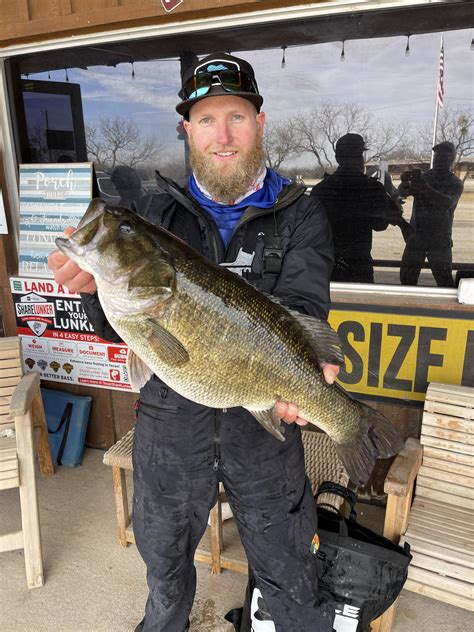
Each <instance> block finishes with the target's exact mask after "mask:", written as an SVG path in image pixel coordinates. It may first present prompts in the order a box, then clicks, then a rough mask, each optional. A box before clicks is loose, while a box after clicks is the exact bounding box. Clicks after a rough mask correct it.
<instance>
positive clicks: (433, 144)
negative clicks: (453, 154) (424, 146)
mask: <svg viewBox="0 0 474 632" xmlns="http://www.w3.org/2000/svg"><path fill="white" fill-rule="evenodd" d="M442 48H443V34H442V33H441V43H440V47H439V50H440V55H441V50H442ZM443 66H444V60H443ZM443 73H444V70H443ZM443 80H444V79H443ZM438 89H439V59H438V80H437V82H436V95H435V115H434V125H433V141H432V143H431V147H434V146H435V145H436V135H437V132H438V113H439V99H438ZM433 158H434V152H433V150H431V163H430V167H431V168H433Z"/></svg>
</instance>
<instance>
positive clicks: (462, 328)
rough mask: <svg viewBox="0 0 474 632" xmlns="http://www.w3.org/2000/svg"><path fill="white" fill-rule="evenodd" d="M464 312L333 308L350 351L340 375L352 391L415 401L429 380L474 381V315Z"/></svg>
mask: <svg viewBox="0 0 474 632" xmlns="http://www.w3.org/2000/svg"><path fill="white" fill-rule="evenodd" d="M462 316H463V318H457V317H453V313H452V312H448V313H446V314H443V313H441V312H430V313H427V315H421V314H416V315H411V314H408V313H406V312H405V313H403V310H402V309H400V312H398V310H397V313H377V312H376V311H371V312H365V311H363V312H362V311H345V310H338V309H334V310H332V311H331V313H330V315H329V322H330V323H331V326H332V327H333V328H334V329H335V330H336V331H337V332H338V334H339V338H340V339H341V344H342V348H343V350H344V354H345V356H346V357H345V360H346V365H345V368H344V369H342V370H341V372H340V374H339V381H340V382H341V384H342V385H343V386H344V388H345V389H346V390H348V391H350V392H352V393H360V394H363V395H365V396H367V395H369V396H373V397H377V398H396V399H409V400H415V401H423V400H424V398H425V392H426V388H427V385H428V383H429V382H443V383H446V384H462V385H464V386H474V319H473V318H471V319H469V316H470V314H469V315H468V314H463V315H462Z"/></svg>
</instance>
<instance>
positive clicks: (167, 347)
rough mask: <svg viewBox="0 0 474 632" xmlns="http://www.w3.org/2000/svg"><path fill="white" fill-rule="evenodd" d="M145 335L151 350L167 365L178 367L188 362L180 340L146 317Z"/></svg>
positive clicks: (186, 353)
mask: <svg viewBox="0 0 474 632" xmlns="http://www.w3.org/2000/svg"><path fill="white" fill-rule="evenodd" d="M144 327H145V335H146V337H147V339H148V341H149V343H150V345H153V351H154V352H155V353H156V354H157V356H158V357H159V358H160V360H161V361H162V362H164V363H165V364H167V365H168V366H173V367H178V366H182V365H183V364H186V362H189V354H188V352H187V351H186V349H185V348H184V347H183V345H182V344H181V343H180V341H179V340H178V339H177V338H175V337H174V336H173V334H170V332H169V331H167V330H166V329H165V328H164V327H162V326H161V325H160V324H159V323H157V322H156V321H155V320H151V319H147V321H146V322H145V324H144Z"/></svg>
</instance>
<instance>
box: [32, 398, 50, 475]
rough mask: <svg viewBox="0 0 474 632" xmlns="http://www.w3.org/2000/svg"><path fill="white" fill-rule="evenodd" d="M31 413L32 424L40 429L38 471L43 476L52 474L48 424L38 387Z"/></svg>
mask: <svg viewBox="0 0 474 632" xmlns="http://www.w3.org/2000/svg"><path fill="white" fill-rule="evenodd" d="M32 413H33V426H34V427H36V428H39V431H40V433H39V437H38V444H37V452H38V461H39V466H40V471H41V474H42V475H43V476H51V475H52V474H54V463H53V458H52V456H51V446H50V445H49V437H48V426H47V424H46V416H45V414H44V407H43V400H42V399H41V391H40V390H39V389H38V392H37V393H36V395H35V396H34V399H33V404H32Z"/></svg>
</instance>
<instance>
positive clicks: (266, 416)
mask: <svg viewBox="0 0 474 632" xmlns="http://www.w3.org/2000/svg"><path fill="white" fill-rule="evenodd" d="M247 410H248V409H247ZM249 413H250V414H251V415H253V416H254V417H255V419H256V420H257V421H258V423H259V424H261V425H262V426H263V427H264V428H265V430H268V432H269V433H270V434H271V435H273V436H274V437H276V438H277V439H279V440H280V441H285V437H284V436H283V432H285V428H284V426H282V424H281V419H280V418H279V417H277V416H276V415H275V411H274V409H273V408H270V410H249Z"/></svg>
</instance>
